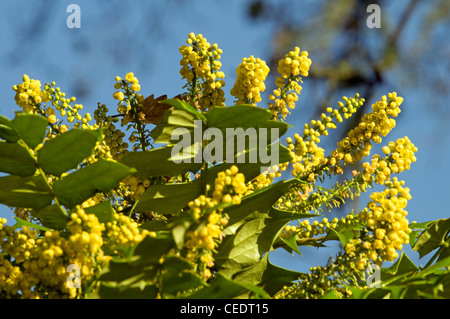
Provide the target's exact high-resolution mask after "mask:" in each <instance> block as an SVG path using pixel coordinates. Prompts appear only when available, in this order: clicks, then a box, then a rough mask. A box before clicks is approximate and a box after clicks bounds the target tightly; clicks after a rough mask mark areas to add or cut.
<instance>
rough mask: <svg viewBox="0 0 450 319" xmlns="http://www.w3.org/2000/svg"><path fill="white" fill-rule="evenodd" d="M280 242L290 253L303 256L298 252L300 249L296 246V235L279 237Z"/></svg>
mask: <svg viewBox="0 0 450 319" xmlns="http://www.w3.org/2000/svg"><path fill="white" fill-rule="evenodd" d="M280 239H281V241H283V243H285V244H286V245H287V246H288V247H289V248H290V249H291V250H292V251H295V252H296V253H297V254H299V255H300V256H303V255H302V253H301V252H300V249H298V244H297V235H296V234H292V235H290V236H288V237H286V238H283V237H280Z"/></svg>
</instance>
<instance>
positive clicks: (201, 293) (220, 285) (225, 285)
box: [187, 273, 247, 299]
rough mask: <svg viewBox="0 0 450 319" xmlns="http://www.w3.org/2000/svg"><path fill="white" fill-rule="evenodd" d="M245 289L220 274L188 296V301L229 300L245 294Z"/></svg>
mask: <svg viewBox="0 0 450 319" xmlns="http://www.w3.org/2000/svg"><path fill="white" fill-rule="evenodd" d="M246 290H247V288H246V287H245V286H242V285H240V284H237V283H235V282H233V281H232V280H230V279H227V278H226V277H224V276H223V275H221V274H220V273H219V274H217V276H216V277H215V278H214V280H212V282H211V283H210V284H209V285H208V286H206V287H204V288H202V289H200V290H198V291H197V292H195V293H193V294H191V295H189V296H188V297H187V298H188V299H230V298H234V297H236V296H239V295H240V294H242V293H243V292H245V291H246Z"/></svg>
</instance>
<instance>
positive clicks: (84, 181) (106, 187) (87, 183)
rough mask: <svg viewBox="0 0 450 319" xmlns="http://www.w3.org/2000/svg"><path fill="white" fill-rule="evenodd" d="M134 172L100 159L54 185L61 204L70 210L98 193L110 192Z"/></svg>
mask: <svg viewBox="0 0 450 319" xmlns="http://www.w3.org/2000/svg"><path fill="white" fill-rule="evenodd" d="M133 172H134V170H133V169H131V168H129V167H127V166H125V165H123V164H120V163H116V162H112V161H107V160H104V159H102V158H99V159H98V161H97V162H95V163H93V164H90V165H89V166H87V167H84V168H82V169H80V170H78V171H76V172H74V173H72V174H69V175H67V176H65V177H64V178H62V179H61V180H58V181H56V182H55V183H54V185H53V189H54V192H55V194H56V196H57V198H58V199H59V202H60V203H61V204H62V205H64V206H67V207H69V208H72V207H74V206H75V205H79V204H81V203H83V202H84V201H85V200H86V199H88V198H90V197H92V196H93V195H95V194H96V193H97V192H108V191H110V190H111V189H113V188H114V187H115V186H116V185H117V184H118V183H119V182H120V181H121V180H122V179H123V178H125V177H126V176H128V175H130V174H131V173H133Z"/></svg>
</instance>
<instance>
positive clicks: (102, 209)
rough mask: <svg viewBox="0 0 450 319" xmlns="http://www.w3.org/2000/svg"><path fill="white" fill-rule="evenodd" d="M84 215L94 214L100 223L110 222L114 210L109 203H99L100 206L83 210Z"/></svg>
mask: <svg viewBox="0 0 450 319" xmlns="http://www.w3.org/2000/svg"><path fill="white" fill-rule="evenodd" d="M84 211H85V212H86V214H94V215H95V216H97V218H98V221H99V222H100V223H107V222H111V221H113V219H114V209H113V207H112V204H111V201H109V200H108V201H105V202H101V203H100V204H97V205H94V206H91V207H87V208H85V209H84Z"/></svg>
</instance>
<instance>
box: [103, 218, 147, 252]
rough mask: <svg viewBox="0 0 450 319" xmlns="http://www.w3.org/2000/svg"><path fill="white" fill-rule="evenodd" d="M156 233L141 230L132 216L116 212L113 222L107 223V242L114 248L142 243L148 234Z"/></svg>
mask: <svg viewBox="0 0 450 319" xmlns="http://www.w3.org/2000/svg"><path fill="white" fill-rule="evenodd" d="M148 235H154V234H150V232H149V231H148V230H146V229H144V230H140V229H139V227H138V224H137V223H136V222H135V221H133V220H132V219H131V218H130V217H128V216H125V215H122V214H119V213H115V214H114V217H113V221H112V222H107V223H106V224H105V244H106V245H107V246H108V247H109V248H110V249H112V250H115V249H117V247H130V246H134V245H136V244H138V243H140V242H141V241H142V240H143V239H144V238H145V237H146V236H148Z"/></svg>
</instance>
